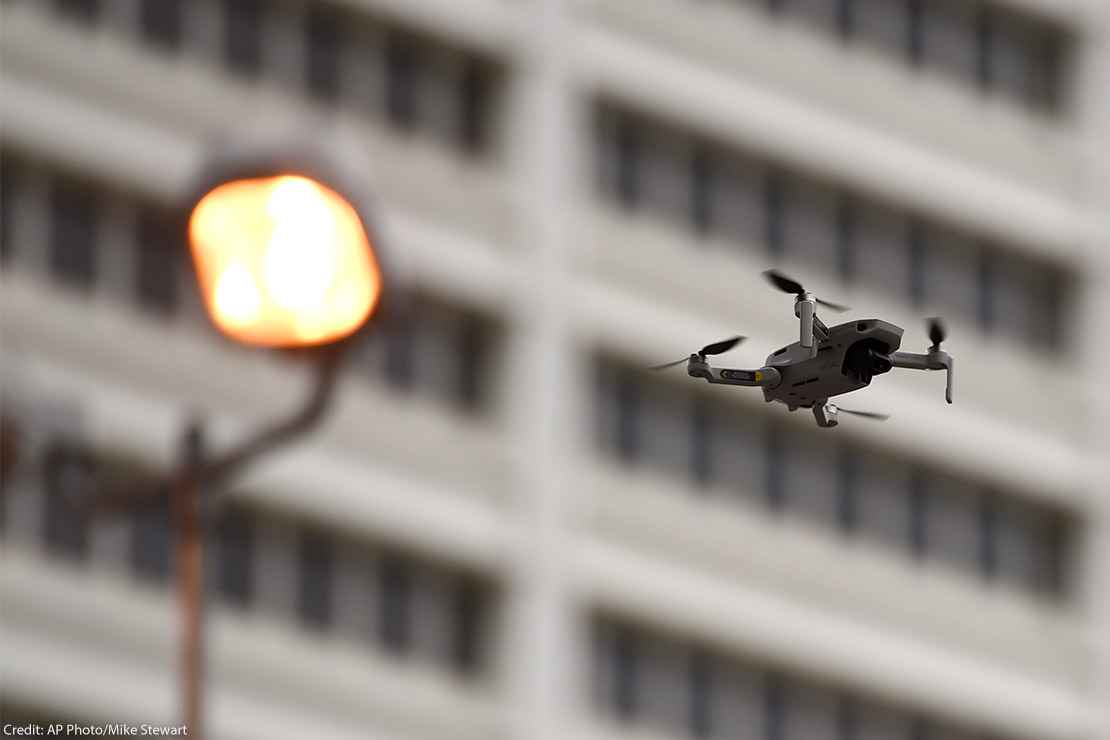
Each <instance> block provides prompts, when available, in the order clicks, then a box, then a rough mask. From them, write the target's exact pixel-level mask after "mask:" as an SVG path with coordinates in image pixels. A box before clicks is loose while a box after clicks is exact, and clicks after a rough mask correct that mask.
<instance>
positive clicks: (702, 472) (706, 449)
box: [690, 398, 714, 486]
mask: <svg viewBox="0 0 1110 740" xmlns="http://www.w3.org/2000/svg"><path fill="white" fill-rule="evenodd" d="M690 419H691V424H692V426H693V429H692V434H691V436H692V438H693V439H692V442H691V445H690V470H691V473H692V475H693V477H694V480H695V481H696V482H697V483H698V484H699V485H702V486H705V485H708V484H709V482H710V481H711V480H712V479H713V467H712V466H713V420H714V419H713V409H712V408H711V406H710V405H709V402H708V401H707V400H706V399H702V398H698V399H695V401H694V407H693V413H691V415H690Z"/></svg>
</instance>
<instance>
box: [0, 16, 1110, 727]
mask: <svg viewBox="0 0 1110 740" xmlns="http://www.w3.org/2000/svg"><path fill="white" fill-rule="evenodd" d="M0 14H2V15H0V41H2V47H0V100H2V101H3V104H2V106H0V157H2V167H0V174H2V183H0V194H2V198H0V203H2V207H3V211H2V214H0V226H2V235H0V237H2V238H0V244H2V251H0V260H2V273H0V275H2V277H0V286H2V291H0V330H2V337H0V339H2V349H0V352H2V357H3V368H2V385H0V393H2V412H3V426H4V434H3V438H4V453H3V458H4V466H3V479H2V485H3V490H4V494H3V498H2V502H3V506H2V508H0V512H2V518H0V531H2V540H0V549H2V551H3V560H2V563H0V620H2V624H3V626H4V629H3V632H2V634H0V645H2V653H0V655H2V660H0V665H2V670H0V689H2V697H0V711H2V712H3V715H4V717H3V721H4V722H9V721H10V722H26V721H77V722H84V723H102V722H135V723H141V722H154V723H165V724H172V723H174V722H175V721H176V716H177V709H176V688H175V656H176V653H175V648H174V646H175V635H176V622H175V615H176V612H175V608H174V601H173V598H172V595H173V594H172V589H171V588H170V581H171V578H172V576H171V574H172V565H173V563H172V560H173V547H172V532H171V530H170V527H169V522H168V511H167V510H166V507H165V505H164V504H159V503H158V502H157V501H155V502H153V503H152V504H151V505H150V506H147V507H144V508H142V509H139V510H136V511H132V512H128V513H126V514H122V515H116V516H110V517H102V518H97V519H94V520H91V521H90V520H87V519H84V518H82V517H80V516H78V515H77V513H76V512H75V510H74V507H73V505H72V502H73V501H74V500H75V499H78V498H80V497H81V496H82V495H91V494H92V493H93V490H92V489H93V488H94V487H95V483H96V481H99V480H103V479H105V478H106V477H112V476H120V477H126V476H136V475H151V474H153V473H154V472H155V471H157V470H159V469H163V468H165V467H166V466H167V465H169V464H171V462H172V461H173V459H174V451H175V449H176V445H177V442H178V440H177V437H178V435H179V434H180V430H181V428H182V426H183V422H184V421H185V420H186V419H187V418H190V417H193V416H197V415H200V416H201V417H202V418H204V419H205V421H206V424H207V427H206V429H207V443H208V444H209V445H211V446H212V447H214V448H218V447H220V446H222V445H225V444H228V443H229V442H231V441H233V440H234V439H235V438H236V437H237V436H239V435H240V434H242V433H243V432H244V431H246V430H249V429H250V428H252V427H253V426H254V425H255V424H258V423H260V422H262V421H264V420H266V419H269V418H273V417H275V416H278V415H280V414H281V413H282V411H283V410H284V409H286V408H291V407H293V406H294V405H295V404H296V403H297V402H298V396H299V394H300V393H302V392H304V390H305V388H304V386H305V385H306V382H307V377H308V373H307V370H308V369H307V368H306V367H304V366H303V365H301V364H299V362H298V360H296V359H295V358H286V357H283V356H278V355H275V354H268V353H260V352H249V351H245V350H242V349H238V348H235V347H233V346H231V345H230V343H228V342H227V341H225V340H223V339H222V338H220V337H219V336H218V335H217V334H216V332H215V331H214V330H213V329H212V328H211V327H210V326H209V325H208V324H207V322H206V319H205V318H204V316H203V311H202V309H201V307H200V303H199V298H198V296H197V293H196V289H195V286H194V285H193V282H192V277H191V275H190V272H189V270H190V268H189V265H188V260H187V258H186V255H185V251H184V249H185V247H184V245H183V244H182V240H181V237H180V236H179V235H177V232H176V230H175V229H174V228H173V223H174V211H173V208H174V204H175V202H176V199H177V198H178V196H179V195H180V192H181V189H182V187H183V186H184V185H185V184H186V183H187V182H188V178H189V175H190V173H191V172H192V171H193V170H194V169H195V168H196V167H197V166H198V164H199V162H200V161H201V158H202V156H203V154H204V152H205V150H206V147H208V146H209V145H210V144H211V143H212V142H213V141H216V140H218V139H219V137H221V136H226V135H227V134H228V133H229V132H256V131H261V130H264V129H266V128H267V127H270V128H273V127H281V128H285V129H298V130H306V131H312V132H314V134H315V135H318V136H321V137H334V138H336V139H341V140H343V141H344V142H347V143H349V144H353V146H354V150H355V151H356V152H357V153H356V154H355V155H354V156H356V157H357V163H356V164H357V165H358V166H361V167H362V168H363V170H364V171H365V174H366V182H367V184H368V185H369V186H370V187H371V188H372V190H373V192H374V193H375V194H376V196H377V199H378V201H377V215H378V217H379V219H380V224H379V226H380V230H381V233H382V234H383V236H384V240H385V242H386V243H387V244H388V248H389V250H390V252H391V257H393V258H394V261H395V262H396V264H397V266H398V271H399V274H401V275H402V276H404V278H405V280H406V282H407V284H408V285H409V286H410V287H411V290H412V293H413V295H414V296H415V297H414V300H413V309H412V310H411V311H409V312H407V313H406V314H405V315H404V316H394V317H392V318H390V319H389V320H388V321H386V322H385V323H383V324H382V325H380V326H378V327H375V331H374V332H373V333H372V334H369V335H368V336H367V338H366V340H365V341H362V342H360V344H359V346H358V347H357V349H356V350H355V351H354V352H353V356H352V357H351V358H349V359H350V362H349V364H348V367H347V370H346V374H345V376H344V380H343V384H342V387H341V394H340V397H339V400H338V402H337V403H336V406H335V408H334V409H333V412H332V414H331V416H330V417H329V418H328V420H327V422H326V423H325V425H324V426H323V428H321V429H320V430H319V431H318V432H317V433H316V434H315V435H314V436H312V437H311V438H310V439H308V440H306V441H304V442H303V443H301V444H298V445H296V446H295V447H294V448H291V449H289V450H287V451H285V452H284V453H282V454H280V455H276V456H275V457H273V458H272V459H269V460H266V461H264V462H263V463H262V464H260V465H258V466H257V467H256V468H254V469H252V470H251V471H250V472H249V473H248V474H247V475H246V476H244V478H243V479H242V480H240V481H237V482H236V483H235V485H234V486H233V487H231V488H229V489H228V490H224V491H212V492H209V494H210V496H209V498H208V499H206V503H205V510H204V518H205V522H206V525H207V526H206V532H207V533H208V537H209V547H208V550H207V552H208V560H207V565H208V573H207V580H206V587H207V590H208V593H209V604H210V607H209V610H208V612H207V616H206V618H207V623H208V644H207V667H206V671H207V672H206V677H207V680H206V685H207V691H208V697H209V701H208V705H207V730H208V734H209V735H210V736H211V737H219V738H223V737H226V738H234V737H259V738H262V737H265V738H301V737H320V738H324V737H329V738H332V737H334V738H348V737H349V738H355V737H360V738H361V737H396V738H414V739H415V738H433V737H452V738H466V737H473V738H491V737H517V738H523V737H536V738H566V737H588V738H596V739H597V740H617V739H618V738H627V737H634V738H644V739H649V738H650V739H654V738H659V739H663V738H742V739H744V740H795V739H798V740H811V739H818V738H821V739H825V738H827V739H829V740H857V739H859V740H863V739H864V738H866V739H867V740H871V739H879V738H883V739H884V740H885V739H887V738H895V739H902V738H904V739H905V740H949V739H952V740H955V739H956V738H960V739H963V738H969V739H971V738H981V739H983V738H997V739H999V740H1003V739H1005V740H1009V739H1013V740H1065V739H1068V740H1094V739H1095V738H1110V709H1108V708H1110V499H1108V497H1107V494H1110V482H1108V481H1110V463H1108V462H1107V460H1110V433H1108V432H1106V431H1105V425H1103V424H1102V423H1101V420H1102V418H1103V416H1104V415H1105V414H1108V413H1110V382H1108V381H1107V379H1106V375H1105V373H1104V372H1102V368H1103V367H1105V366H1106V364H1107V363H1110V350H1107V349H1106V348H1105V346H1104V344H1103V343H1102V342H1101V341H1100V340H1101V336H1100V324H1099V320H1100V319H1101V318H1103V317H1110V299H1107V298H1106V288H1107V287H1108V286H1110V249H1108V248H1110V229H1108V223H1110V217H1108V216H1107V214H1108V213H1110V96H1107V94H1106V92H1107V90H1110V7H1106V5H1105V3H1102V2H1100V1H1099V0H981V1H980V0H638V1H637V2H627V1H625V2H621V1H619V0H467V1H466V2H449V1H448V0H418V1H409V2H399V1H397V0H329V1H328V2H314V1H309V0H188V1H187V2H186V1H185V0H4V1H3V2H2V3H0ZM769 266H779V267H781V268H782V269H784V270H785V271H787V272H789V273H791V274H794V275H797V276H798V277H799V278H801V279H802V280H803V281H804V282H805V283H806V284H807V285H809V286H811V287H813V288H814V289H815V290H816V291H817V292H818V293H819V294H820V295H822V296H823V297H827V298H830V299H832V300H836V301H842V302H844V303H847V304H849V305H852V306H855V307H857V309H856V311H855V312H853V313H851V314H848V315H849V316H856V315H860V316H876V317H882V318H886V319H888V320H891V321H894V322H895V323H897V324H899V325H901V326H904V327H906V334H905V338H904V340H903V348H904V349H908V350H910V351H922V350H924V348H925V347H926V345H927V340H926V337H925V330H924V322H923V317H925V316H931V315H942V316H944V317H946V319H947V321H948V324H949V328H950V338H949V340H948V341H947V343H946V347H947V349H948V350H949V351H950V352H951V353H952V354H953V355H954V356H955V357H956V359H957V375H956V404H955V405H953V406H947V405H946V404H944V402H943V388H942V386H943V380H942V379H941V378H940V376H939V375H934V374H926V373H901V374H898V373H892V374H890V375H885V376H882V377H879V378H877V379H876V380H875V382H874V384H873V386H872V387H871V388H870V389H868V390H867V392H866V393H862V394H860V395H859V398H858V399H856V398H852V399H851V403H848V401H846V402H845V405H846V406H852V407H857V408H865V409H871V410H880V411H889V412H891V413H892V414H893V418H892V419H891V420H890V421H888V422H886V423H885V424H881V425H880V424H874V423H869V422H866V421H864V420H857V419H854V418H850V419H846V420H844V422H843V423H842V424H841V425H840V426H839V427H838V428H836V429H833V430H826V429H816V428H814V425H813V420H812V418H811V417H810V416H809V414H808V413H805V412H804V411H803V412H802V413H796V414H790V413H788V412H786V411H785V410H784V409H783V408H781V407H778V406H775V407H770V406H767V405H765V404H764V403H763V402H762V399H761V397H760V396H759V394H758V393H751V392H747V393H745V392H744V391H742V390H740V389H729V388H725V389H722V388H717V387H713V388H710V387H708V386H702V385H700V384H697V383H694V382H693V381H691V380H690V379H689V378H686V377H685V376H684V375H683V374H682V372H681V371H680V370H678V369H676V370H674V371H671V372H670V373H669V374H668V373H658V374H651V373H647V372H644V371H643V368H644V367H646V366H648V365H651V364H654V363H657V362H662V361H665V360H667V359H673V358H677V357H681V356H683V355H684V354H687V353H689V352H690V351H692V350H693V349H696V348H697V347H699V346H701V345H702V344H705V343H706V342H709V341H712V340H714V339H717V338H720V337H723V336H728V335H730V334H734V333H740V334H744V335H747V336H748V337H749V340H748V342H746V343H745V344H744V345H742V346H741V347H740V348H739V349H738V350H737V351H736V352H734V353H733V354H731V355H728V356H727V359H726V360H724V361H725V362H727V363H728V364H731V365H735V366H747V367H757V366H759V365H760V364H762V361H763V358H764V357H765V355H766V354H767V353H768V352H769V351H770V350H772V349H773V348H776V347H778V346H781V345H782V344H783V343H784V342H785V341H786V340H787V338H789V337H792V336H794V335H795V334H796V331H797V330H796V324H795V319H794V318H793V315H792V311H791V304H790V299H789V298H788V297H786V296H783V295H781V294H778V293H775V292H772V291H771V290H769V289H768V288H767V286H766V285H765V283H764V282H763V281H762V279H761V278H760V272H761V271H762V270H764V269H766V268H767V267H769Z"/></svg>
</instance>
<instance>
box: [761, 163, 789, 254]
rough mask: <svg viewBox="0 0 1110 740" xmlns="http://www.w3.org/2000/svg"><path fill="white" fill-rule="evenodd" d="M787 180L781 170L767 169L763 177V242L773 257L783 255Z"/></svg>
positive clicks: (784, 247) (784, 248)
mask: <svg viewBox="0 0 1110 740" xmlns="http://www.w3.org/2000/svg"><path fill="white" fill-rule="evenodd" d="M786 199H787V181H786V177H785V176H784V175H783V174H782V173H781V172H775V171H767V172H766V173H764V178H763V244H764V246H765V247H766V249H767V254H768V255H769V256H770V257H772V258H779V257H782V256H783V253H784V252H785V250H786V244H785V240H784V236H785V232H786V227H785V220H786V208H787V203H786Z"/></svg>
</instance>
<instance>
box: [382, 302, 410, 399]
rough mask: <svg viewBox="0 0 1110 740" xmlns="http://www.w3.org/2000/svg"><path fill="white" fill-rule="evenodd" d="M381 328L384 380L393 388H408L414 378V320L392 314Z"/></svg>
mask: <svg viewBox="0 0 1110 740" xmlns="http://www.w3.org/2000/svg"><path fill="white" fill-rule="evenodd" d="M382 329H383V331H382V339H383V344H384V346H385V379H386V382H387V383H389V385H390V386H392V387H393V388H395V389H398V390H409V389H411V388H412V387H413V385H414V382H415V380H416V357H415V354H416V353H415V347H414V346H413V345H414V344H415V338H416V335H417V333H418V328H417V326H416V322H415V321H412V320H411V319H410V318H408V317H406V318H400V317H398V316H396V315H394V316H393V317H391V320H390V321H389V323H388V324H387V325H386V326H384V327H382Z"/></svg>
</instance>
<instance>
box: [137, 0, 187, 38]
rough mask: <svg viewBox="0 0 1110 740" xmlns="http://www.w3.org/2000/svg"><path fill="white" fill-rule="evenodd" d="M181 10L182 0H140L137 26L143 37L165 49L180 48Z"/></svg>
mask: <svg viewBox="0 0 1110 740" xmlns="http://www.w3.org/2000/svg"><path fill="white" fill-rule="evenodd" d="M183 10H184V8H183V4H182V0H142V4H141V5H140V6H139V27H140V29H141V31H142V35H143V38H145V39H147V40H149V41H152V42H154V43H155V44H156V45H158V46H161V47H164V48H166V49H175V50H176V49H178V48H180V46H181V37H182V29H183V27H184V23H183V12H182V11H183Z"/></svg>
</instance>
